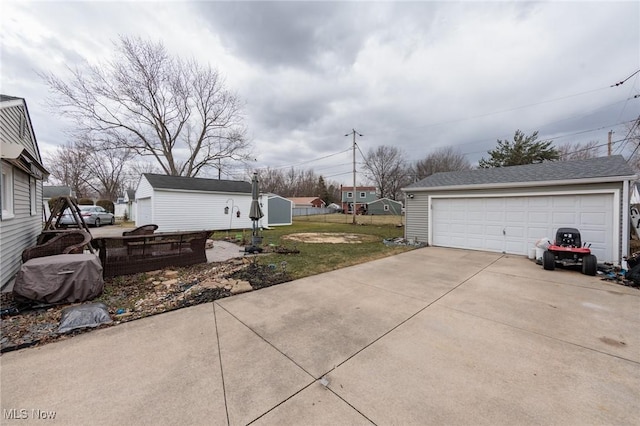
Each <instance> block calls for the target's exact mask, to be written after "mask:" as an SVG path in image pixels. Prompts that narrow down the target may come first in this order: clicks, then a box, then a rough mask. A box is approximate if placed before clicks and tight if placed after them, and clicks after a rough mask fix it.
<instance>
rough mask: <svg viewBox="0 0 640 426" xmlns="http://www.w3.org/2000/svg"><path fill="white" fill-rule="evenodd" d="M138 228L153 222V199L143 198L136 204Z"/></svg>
mask: <svg viewBox="0 0 640 426" xmlns="http://www.w3.org/2000/svg"><path fill="white" fill-rule="evenodd" d="M136 205H137V210H138V211H137V213H136V226H142V225H148V224H150V223H153V222H152V221H151V198H141V199H139V200H138V201H137V202H136Z"/></svg>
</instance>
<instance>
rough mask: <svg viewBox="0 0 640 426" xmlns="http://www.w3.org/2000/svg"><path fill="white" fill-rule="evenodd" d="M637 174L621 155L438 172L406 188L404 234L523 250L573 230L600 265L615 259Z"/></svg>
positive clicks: (622, 250)
mask: <svg viewBox="0 0 640 426" xmlns="http://www.w3.org/2000/svg"><path fill="white" fill-rule="evenodd" d="M635 178H636V176H635V173H634V171H633V170H632V169H631V167H630V166H629V165H628V164H627V163H626V161H625V160H624V158H623V157H622V156H611V157H602V158H592V159H588V160H578V161H562V162H560V161H558V162H549V163H541V164H529V165H524V166H512V167H502V168H493V169H477V170H469V171H461V172H446V173H436V174H434V175H431V176H429V177H427V178H425V179H423V180H421V181H419V182H416V183H414V184H412V185H410V186H408V187H407V188H403V191H404V193H405V196H406V210H405V212H406V228H405V237H406V238H407V239H415V240H417V241H420V242H426V243H428V244H429V245H433V246H441V247H454V248H463V249H472V250H486V251H494V252H501V253H510V254H518V255H527V253H528V251H529V248H530V247H533V246H534V244H535V242H536V241H537V240H538V239H540V238H542V237H549V238H551V239H553V238H554V236H555V232H556V230H557V228H559V227H572V228H578V229H579V230H580V233H581V235H582V241H585V242H587V243H590V244H591V250H592V252H593V253H594V254H595V255H596V256H597V258H598V261H599V262H614V263H620V261H621V260H622V257H623V256H625V255H627V252H628V239H629V238H628V236H629V192H630V181H633V180H635Z"/></svg>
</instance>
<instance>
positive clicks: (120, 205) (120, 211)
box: [115, 189, 136, 221]
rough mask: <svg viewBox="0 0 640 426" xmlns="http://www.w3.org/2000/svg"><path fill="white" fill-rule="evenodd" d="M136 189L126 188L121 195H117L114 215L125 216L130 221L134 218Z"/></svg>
mask: <svg viewBox="0 0 640 426" xmlns="http://www.w3.org/2000/svg"><path fill="white" fill-rule="evenodd" d="M135 203H136V190H135V189H127V190H126V191H125V192H124V196H123V197H119V198H118V201H117V203H116V205H115V209H116V212H115V214H116V216H118V217H125V215H126V217H127V219H128V220H130V221H135V220H136V209H135Z"/></svg>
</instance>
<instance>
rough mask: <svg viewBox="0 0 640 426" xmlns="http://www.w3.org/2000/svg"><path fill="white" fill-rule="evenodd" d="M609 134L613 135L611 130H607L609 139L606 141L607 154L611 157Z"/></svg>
mask: <svg viewBox="0 0 640 426" xmlns="http://www.w3.org/2000/svg"><path fill="white" fill-rule="evenodd" d="M611 135H613V130H609V139H608V142H607V155H608V156H609V157H611Z"/></svg>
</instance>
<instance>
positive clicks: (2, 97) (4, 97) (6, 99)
mask: <svg viewBox="0 0 640 426" xmlns="http://www.w3.org/2000/svg"><path fill="white" fill-rule="evenodd" d="M18 100H24V98H18V97H16V96H9V95H2V94H0V102H9V101H18Z"/></svg>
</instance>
